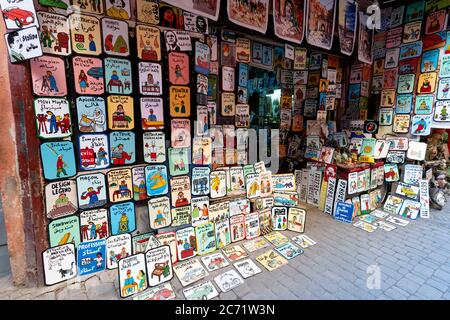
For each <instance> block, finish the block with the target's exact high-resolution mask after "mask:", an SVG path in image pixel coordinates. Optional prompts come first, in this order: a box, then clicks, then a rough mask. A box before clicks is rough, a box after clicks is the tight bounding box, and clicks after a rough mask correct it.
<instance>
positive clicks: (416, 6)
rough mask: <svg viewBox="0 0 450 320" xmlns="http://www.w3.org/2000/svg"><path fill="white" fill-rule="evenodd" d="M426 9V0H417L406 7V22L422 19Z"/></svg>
mask: <svg viewBox="0 0 450 320" xmlns="http://www.w3.org/2000/svg"><path fill="white" fill-rule="evenodd" d="M424 10H425V1H417V2H414V3H411V4H409V5H408V6H407V7H406V13H405V22H410V21H415V20H422V18H423V14H424Z"/></svg>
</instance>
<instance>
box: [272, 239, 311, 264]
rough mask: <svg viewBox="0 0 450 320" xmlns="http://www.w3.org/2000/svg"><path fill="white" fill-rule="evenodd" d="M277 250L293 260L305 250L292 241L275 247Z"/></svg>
mask: <svg viewBox="0 0 450 320" xmlns="http://www.w3.org/2000/svg"><path fill="white" fill-rule="evenodd" d="M275 251H277V252H278V253H279V254H281V255H282V256H283V257H284V258H286V259H287V260H291V259H293V258H295V257H297V256H299V255H301V254H302V253H303V252H304V251H303V250H302V249H300V248H298V247H296V246H295V245H294V244H292V243H291V242H288V243H286V244H284V245H282V246H279V247H277V248H275Z"/></svg>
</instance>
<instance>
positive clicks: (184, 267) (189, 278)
mask: <svg viewBox="0 0 450 320" xmlns="http://www.w3.org/2000/svg"><path fill="white" fill-rule="evenodd" d="M173 270H174V272H175V274H176V275H177V277H178V279H179V280H180V282H181V284H182V285H183V286H184V287H185V286H188V285H189V284H191V283H194V282H196V281H198V280H200V279H203V278H204V277H206V276H207V275H208V271H206V269H205V268H204V267H203V266H202V264H201V263H200V261H199V260H198V259H190V260H188V261H183V262H181V263H178V264H177V265H175V266H174V267H173Z"/></svg>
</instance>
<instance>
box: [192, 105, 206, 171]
mask: <svg viewBox="0 0 450 320" xmlns="http://www.w3.org/2000/svg"><path fill="white" fill-rule="evenodd" d="M208 115H209V114H208V107H207V106H201V105H198V106H197V122H196V131H195V133H196V136H200V137H202V136H206V135H207V134H208V124H209V121H208V120H209V119H208ZM200 164H201V163H200Z"/></svg>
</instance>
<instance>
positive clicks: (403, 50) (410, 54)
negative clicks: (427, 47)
mask: <svg viewBox="0 0 450 320" xmlns="http://www.w3.org/2000/svg"><path fill="white" fill-rule="evenodd" d="M421 54H422V41H416V42H413V43H408V44H404V45H402V46H401V47H400V56H399V60H400V61H401V60H404V59H409V58H415V57H419V56H420V55H421Z"/></svg>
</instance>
